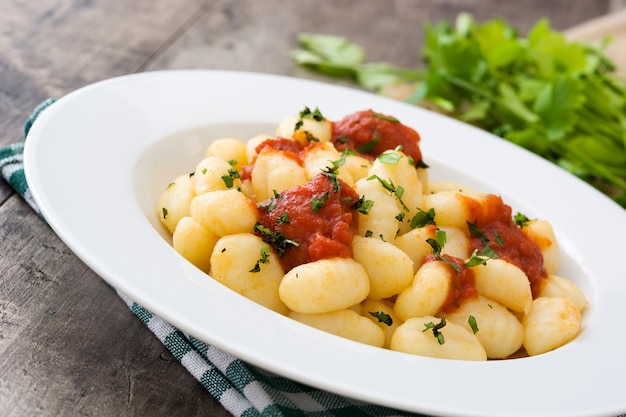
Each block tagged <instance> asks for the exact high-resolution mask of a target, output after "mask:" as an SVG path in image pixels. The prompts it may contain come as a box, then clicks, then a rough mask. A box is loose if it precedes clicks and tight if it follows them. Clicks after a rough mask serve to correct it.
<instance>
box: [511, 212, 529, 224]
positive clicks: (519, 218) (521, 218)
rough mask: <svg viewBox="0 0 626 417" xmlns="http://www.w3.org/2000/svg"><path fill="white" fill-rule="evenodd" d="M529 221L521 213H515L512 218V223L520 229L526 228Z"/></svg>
mask: <svg viewBox="0 0 626 417" xmlns="http://www.w3.org/2000/svg"><path fill="white" fill-rule="evenodd" d="M529 221H530V219H529V218H528V217H526V216H525V215H524V214H522V213H515V216H513V222H515V224H516V225H517V226H518V227H520V228H523V227H524V226H526V225H527V224H528V222H529Z"/></svg>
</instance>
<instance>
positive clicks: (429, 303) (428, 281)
mask: <svg viewBox="0 0 626 417" xmlns="http://www.w3.org/2000/svg"><path fill="white" fill-rule="evenodd" d="M450 283H451V279H450V270H449V268H448V267H447V265H446V264H445V263H444V262H442V261H433V262H426V263H425V264H424V265H422V266H421V267H420V268H419V269H418V270H417V273H416V274H415V277H414V278H413V282H412V283H411V285H410V286H409V287H407V288H405V289H404V290H403V291H402V292H401V293H400V294H398V297H397V298H396V303H395V305H394V308H393V310H394V312H395V313H396V315H397V316H398V317H400V319H401V320H404V321H406V320H408V319H410V318H411V317H423V316H432V315H435V314H436V313H437V312H438V311H439V310H441V308H442V306H443V304H444V303H445V301H446V299H447V297H448V292H449V291H450Z"/></svg>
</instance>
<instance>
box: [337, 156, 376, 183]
mask: <svg viewBox="0 0 626 417" xmlns="http://www.w3.org/2000/svg"><path fill="white" fill-rule="evenodd" d="M343 166H344V167H345V169H346V170H347V171H348V173H349V174H350V176H351V177H352V181H353V182H352V183H351V184H354V182H356V181H358V180H360V179H361V178H367V177H368V176H369V170H370V168H371V167H372V163H371V162H370V161H369V160H368V159H365V158H363V157H362V156H358V155H350V154H348V155H346V162H345V163H344V165H343Z"/></svg>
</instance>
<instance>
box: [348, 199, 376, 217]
mask: <svg viewBox="0 0 626 417" xmlns="http://www.w3.org/2000/svg"><path fill="white" fill-rule="evenodd" d="M372 207H374V200H366V199H365V196H364V195H362V196H361V197H360V198H359V199H358V200H357V201H356V203H354V204H352V205H351V206H350V208H351V209H354V210H356V211H357V212H358V213H361V214H369V213H370V210H371V209H372Z"/></svg>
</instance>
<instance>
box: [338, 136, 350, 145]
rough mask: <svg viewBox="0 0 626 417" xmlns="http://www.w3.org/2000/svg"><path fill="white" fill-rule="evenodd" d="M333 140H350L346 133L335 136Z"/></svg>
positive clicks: (346, 141)
mask: <svg viewBox="0 0 626 417" xmlns="http://www.w3.org/2000/svg"><path fill="white" fill-rule="evenodd" d="M335 140H336V141H337V142H339V143H348V142H350V138H349V137H348V136H347V135H341V136H338V137H336V138H335Z"/></svg>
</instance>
